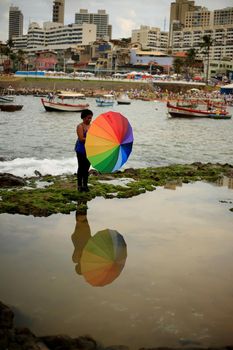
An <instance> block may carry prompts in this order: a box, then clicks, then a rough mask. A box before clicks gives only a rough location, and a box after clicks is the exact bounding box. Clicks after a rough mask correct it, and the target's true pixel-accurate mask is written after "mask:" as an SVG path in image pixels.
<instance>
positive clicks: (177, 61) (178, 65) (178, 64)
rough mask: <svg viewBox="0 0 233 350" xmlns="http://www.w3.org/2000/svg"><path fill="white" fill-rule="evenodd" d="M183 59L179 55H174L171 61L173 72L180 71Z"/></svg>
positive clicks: (177, 72) (178, 72)
mask: <svg viewBox="0 0 233 350" xmlns="http://www.w3.org/2000/svg"><path fill="white" fill-rule="evenodd" d="M183 66H184V61H183V60H182V59H181V58H180V57H176V58H175V59H174V61H173V69H174V72H175V73H176V74H177V75H178V74H180V73H181V72H182V69H183Z"/></svg>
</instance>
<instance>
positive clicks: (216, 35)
mask: <svg viewBox="0 0 233 350" xmlns="http://www.w3.org/2000/svg"><path fill="white" fill-rule="evenodd" d="M204 35H209V36H210V37H211V39H212V40H213V45H212V46H211V47H210V59H211V60H221V59H223V58H224V57H227V58H229V59H232V60H233V25H224V26H215V27H205V28H203V27H196V28H185V29H183V30H180V31H174V32H173V38H172V41H173V53H176V52H184V51H188V50H189V49H191V48H195V49H196V50H197V57H199V58H202V57H203V52H202V50H201V47H200V44H201V43H202V42H203V36H204Z"/></svg>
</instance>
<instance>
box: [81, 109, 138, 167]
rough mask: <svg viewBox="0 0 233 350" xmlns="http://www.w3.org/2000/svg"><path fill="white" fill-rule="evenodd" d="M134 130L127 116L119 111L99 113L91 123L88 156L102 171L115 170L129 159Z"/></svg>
mask: <svg viewBox="0 0 233 350" xmlns="http://www.w3.org/2000/svg"><path fill="white" fill-rule="evenodd" d="M132 146H133V131H132V127H131V125H130V123H129V121H128V119H127V118H125V117H124V116H123V115H122V114H120V113H117V112H107V113H103V114H101V115H99V116H98V117H97V118H96V119H95V120H94V121H93V123H92V124H91V126H90V128H89V130H88V134H87V139H86V143H85V148H86V153H87V158H88V159H89V161H90V163H91V165H92V166H93V167H94V168H95V169H97V170H98V171H99V172H101V173H111V172H114V171H116V170H118V169H120V167H121V166H122V165H123V164H124V163H125V162H126V161H127V159H128V157H129V155H130V153H131V150H132Z"/></svg>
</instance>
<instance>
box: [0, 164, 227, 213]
mask: <svg viewBox="0 0 233 350" xmlns="http://www.w3.org/2000/svg"><path fill="white" fill-rule="evenodd" d="M222 176H228V177H231V178H232V177H233V166H232V165H230V164H224V165H223V164H210V163H208V164H203V163H200V162H197V163H193V164H189V165H181V164H178V165H170V166H164V167H158V168H139V169H132V168H130V169H126V170H125V171H118V172H116V173H113V174H108V175H106V174H97V173H96V172H93V173H92V174H91V176H90V181H89V185H90V192H84V193H83V192H81V193H80V192H78V191H77V187H76V186H77V185H76V175H60V176H51V175H46V176H42V177H40V179H38V178H37V177H32V178H28V179H26V180H27V186H26V187H17V188H15V187H14V189H12V188H4V189H3V188H2V189H1V190H0V198H1V200H0V213H12V214H16V213H17V214H24V215H34V216H49V215H51V214H56V213H64V214H69V213H70V212H71V211H74V210H77V203H86V202H87V201H90V200H91V199H93V198H95V197H97V196H101V197H104V198H130V197H134V196H137V195H139V194H141V193H145V192H146V191H153V190H155V189H156V186H164V185H166V184H167V183H169V182H171V181H181V182H184V183H189V182H194V181H209V182H215V181H217V180H218V179H219V178H221V177H222ZM124 178H128V179H133V180H134V181H129V182H128V183H127V184H126V185H125V184H124V185H122V184H121V182H120V181H119V184H112V183H111V181H109V183H108V180H113V179H124ZM103 180H105V181H103ZM40 182H42V183H46V187H45V188H43V187H42V188H41V187H40V186H39V184H40ZM79 207H80V209H79V210H81V211H85V210H86V209H87V207H86V204H85V205H81V206H79ZM230 210H231V211H233V208H232V209H230Z"/></svg>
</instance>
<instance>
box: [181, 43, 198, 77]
mask: <svg viewBox="0 0 233 350" xmlns="http://www.w3.org/2000/svg"><path fill="white" fill-rule="evenodd" d="M196 56H197V51H196V49H194V48H191V49H189V50H188V51H187V56H186V59H185V62H184V63H185V66H186V67H187V73H188V74H190V72H191V75H193V67H194V66H195V63H196Z"/></svg>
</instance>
